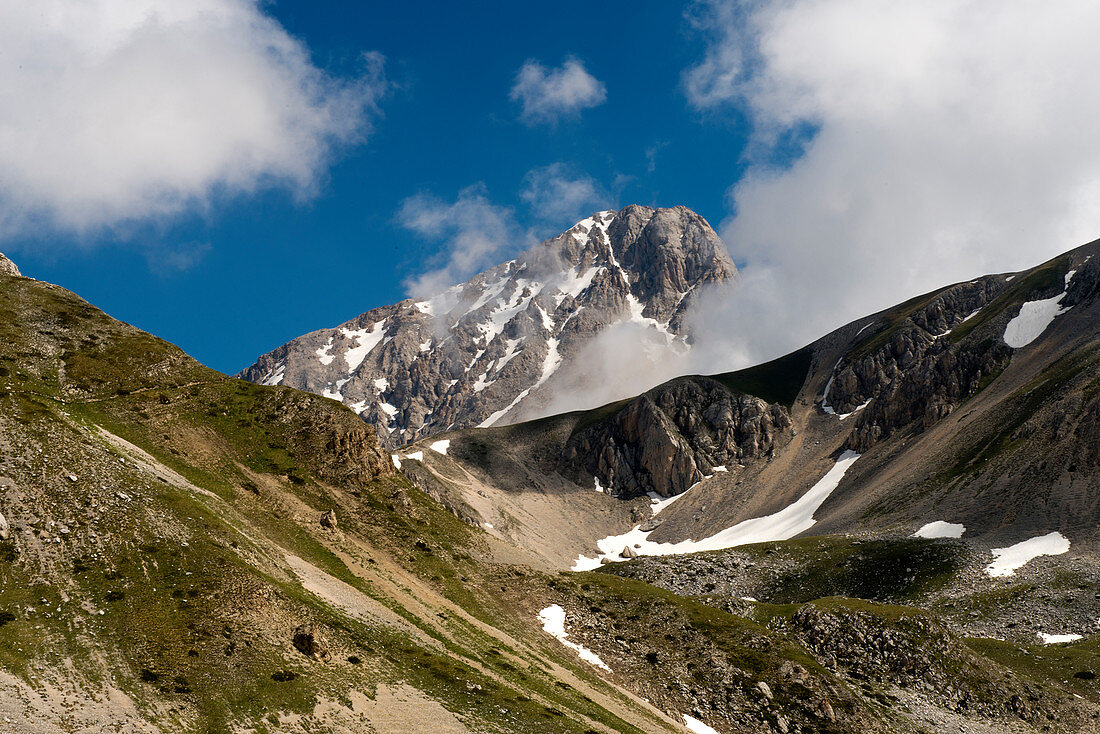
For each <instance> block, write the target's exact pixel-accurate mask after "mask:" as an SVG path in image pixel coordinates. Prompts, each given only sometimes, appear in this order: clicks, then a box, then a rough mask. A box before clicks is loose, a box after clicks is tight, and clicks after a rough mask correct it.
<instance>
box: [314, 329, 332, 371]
mask: <svg viewBox="0 0 1100 734" xmlns="http://www.w3.org/2000/svg"><path fill="white" fill-rule="evenodd" d="M314 354H316V355H317V359H319V360H321V364H323V365H325V366H326V367H327V366H329V365H330V364H332V360H334V359H336V356H335V355H334V354H332V337H331V336H330V337H329V338H328V344H326V345H324V346H323V347H320V348H319V349H317V351H316V352H314Z"/></svg>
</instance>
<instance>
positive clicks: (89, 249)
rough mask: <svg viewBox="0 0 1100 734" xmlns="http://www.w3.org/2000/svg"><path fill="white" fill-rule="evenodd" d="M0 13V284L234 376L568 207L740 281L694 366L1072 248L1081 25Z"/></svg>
mask: <svg viewBox="0 0 1100 734" xmlns="http://www.w3.org/2000/svg"><path fill="white" fill-rule="evenodd" d="M1056 6H1057V7H1056V9H1051V8H1048V7H1046V6H1043V7H1039V6H1038V5H1036V4H1035V3H1032V2H1028V0H1004V2H999V3H996V4H995V5H988V4H980V3H958V2H957V1H956V0H898V1H897V2H893V3H880V2H876V1H875V0H782V1H780V0H698V2H688V3H685V4H678V3H673V2H656V1H652V2H637V1H635V2H613V1H605V2H600V3H591V2H587V3H581V2H557V3H553V4H549V5H540V6H536V5H534V4H531V3H512V2H510V3H504V2H482V3H462V4H457V3H435V2H432V3H427V2H412V1H409V2H404V3H363V2H330V3H322V4H319V3H306V2H298V1H292V0H280V1H278V2H263V3H261V2H258V1H257V0H190V1H189V2H188V3H177V2H173V1H172V0H96V2H94V3H71V2H68V1H67V0H38V2H36V3H6V4H0V49H3V54H2V55H0V251H4V252H6V253H8V254H9V255H11V256H12V257H13V258H14V259H15V260H16V262H17V263H18V264H19V265H20V267H21V268H22V269H23V270H24V272H25V273H26V274H28V275H30V276H32V277H36V278H40V279H43V280H48V281H52V282H56V283H59V284H61V285H63V286H65V287H67V288H70V289H71V290H74V291H76V292H77V293H79V294H80V295H82V296H84V297H85V298H87V299H88V300H90V301H91V302H92V303H94V304H96V305H97V306H100V307H101V308H103V309H104V310H106V311H107V312H108V313H110V314H112V315H114V316H116V317H118V318H121V319H123V320H125V321H128V322H130V323H133V324H135V325H137V326H139V327H141V328H144V329H146V330H148V331H151V332H153V333H155V334H157V335H158V336H161V337H164V338H166V339H168V340H170V341H173V342H175V343H177V344H179V345H180V346H181V347H183V348H184V349H185V350H187V351H188V352H189V353H191V354H193V355H194V356H196V357H197V358H199V359H200V360H202V361H203V362H205V363H207V364H209V365H211V366H213V367H216V368H218V369H221V370H224V371H227V372H235V371H236V370H238V369H240V368H242V367H244V366H246V365H248V364H249V363H250V362H251V361H252V360H253V359H254V358H255V357H256V356H257V355H259V354H260V353H262V352H265V351H267V350H269V349H271V348H274V347H275V346H278V345H279V344H281V343H283V342H284V341H286V340H288V339H290V338H293V337H294V336H297V335H298V334H301V333H304V332H306V331H310V330H312V329H315V328H320V327H324V326H331V325H334V324H337V323H339V322H342V321H344V320H346V319H348V318H351V317H353V316H355V315H357V314H359V313H361V312H363V311H365V310H367V309H369V308H372V307H375V306H380V305H385V304H388V303H392V302H394V301H396V300H399V299H401V298H402V297H404V296H405V295H406V294H407V293H408V292H409V290H410V289H414V290H415V289H417V288H420V287H427V286H438V285H439V284H440V283H444V282H448V281H449V280H457V279H464V278H465V277H467V276H468V275H470V274H471V271H472V270H476V269H477V268H480V267H487V266H490V265H492V264H494V263H496V262H500V261H502V260H504V259H507V257H508V256H510V255H511V254H513V253H514V252H516V251H518V250H519V249H521V248H522V247H524V246H525V245H527V244H529V243H530V242H532V241H534V240H537V239H538V238H540V237H545V236H550V235H552V234H555V233H556V232H557V231H560V229H562V228H563V227H565V226H568V225H569V224H570V223H572V222H573V221H575V220H576V219H579V218H581V217H583V216H586V215H587V214H589V213H590V212H591V211H592V210H594V209H596V208H605V207H609V206H622V205H625V204H628V203H642V204H650V205H660V206H671V205H676V204H684V205H687V206H689V207H691V208H693V209H695V210H696V211H698V212H699V213H701V214H702V215H703V216H704V217H706V218H707V219H708V220H709V221H710V222H711V223H712V224H713V225H714V226H715V227H716V228H717V229H718V230H719V233H720V234H721V235H722V237H723V239H724V241H725V242H726V244H727V246H728V248H729V249H730V251H731V254H732V255H733V257H734V260H735V261H736V262H737V264H738V266H739V268H740V269H741V281H740V283H739V285H738V286H737V288H736V290H735V291H734V293H733V295H732V296H731V297H730V298H728V299H726V300H723V301H720V302H715V303H713V304H711V305H710V306H708V309H709V310H706V311H704V312H701V313H700V314H699V322H700V332H699V338H700V341H699V343H700V344H703V343H708V345H709V347H710V348H709V349H708V350H705V351H706V353H707V354H710V355H712V357H711V358H710V359H711V360H712V362H711V363H708V364H707V365H701V366H700V367H699V369H713V370H716V371H717V370H721V369H731V368H733V367H736V366H738V365H743V364H746V363H749V362H754V361H758V360H761V359H766V358H768V357H772V356H776V355H777V354H780V353H782V352H784V351H786V350H788V349H791V348H795V347H798V346H800V345H802V344H803V343H805V342H807V341H809V340H811V339H813V338H815V337H817V336H819V335H821V334H822V333H824V332H825V331H827V330H829V329H831V328H834V327H836V326H839V325H841V324H843V323H845V322H846V321H849V320H851V319H855V318H858V317H860V316H862V315H865V314H867V313H870V312H872V311H875V310H877V309H880V308H884V307H887V306H889V305H892V304H893V303H896V302H898V301H900V300H904V299H905V298H906V297H907V296H910V295H912V294H915V293H919V292H924V291H927V290H929V289H931V288H933V287H936V286H938V285H942V284H945V283H949V282H953V281H957V280H962V279H966V278H970V277H973V276H974V275H978V274H981V273H986V272H1001V271H1010V270H1015V269H1019V268H1023V267H1028V266H1031V265H1034V264H1036V263H1038V262H1041V261H1043V260H1045V259H1047V258H1049V257H1051V256H1053V255H1055V254H1057V253H1059V252H1062V251H1064V250H1066V249H1069V248H1071V247H1074V246H1076V245H1079V244H1081V243H1083V242H1086V241H1089V240H1091V239H1094V238H1095V237H1097V235H1100V195H1097V192H1100V138H1098V137H1097V136H1096V135H1095V133H1094V130H1093V126H1092V125H1091V122H1092V121H1093V120H1095V119H1097V118H1098V117H1100V77H1097V76H1096V75H1095V74H1094V73H1093V72H1092V70H1093V69H1095V68H1096V67H1097V66H1098V65H1100V48H1098V47H1097V45H1096V44H1095V43H1094V39H1093V38H1092V36H1091V33H1090V31H1091V29H1093V28H1096V27H1100V5H1098V4H1096V3H1094V2H1091V1H1090V0H1059V2H1058V3H1057V4H1056Z"/></svg>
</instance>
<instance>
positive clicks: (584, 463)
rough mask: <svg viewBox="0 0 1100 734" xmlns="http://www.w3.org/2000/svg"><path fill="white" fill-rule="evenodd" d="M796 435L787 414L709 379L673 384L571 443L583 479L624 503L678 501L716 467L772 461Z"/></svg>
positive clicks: (586, 430) (568, 452)
mask: <svg viewBox="0 0 1100 734" xmlns="http://www.w3.org/2000/svg"><path fill="white" fill-rule="evenodd" d="M790 435H791V419H790V416H789V415H788V413H787V411H786V409H785V408H783V407H782V406H779V405H772V404H769V403H767V402H765V401H763V400H761V399H760V398H757V397H753V396H751V395H741V394H738V393H733V392H730V391H729V390H728V389H726V388H725V387H724V386H723V385H721V384H719V383H718V382H716V381H714V380H711V379H709V378H705V377H693V378H684V379H680V380H674V381H672V382H670V383H666V384H664V385H662V386H660V387H658V388H655V389H654V390H651V391H649V392H648V393H645V394H644V395H641V396H640V397H638V398H635V399H634V400H632V401H630V402H629V403H628V404H626V405H625V406H623V407H622V408H621V409H619V410H616V411H615V412H614V413H613V414H612V415H610V416H608V417H607V418H604V419H602V420H599V421H597V422H596V423H594V424H592V425H589V426H586V427H584V428H583V429H581V430H579V431H577V432H576V433H574V435H573V436H571V437H570V438H569V441H568V443H567V444H566V448H565V458H566V460H567V461H569V462H570V463H571V464H572V465H573V466H574V467H576V470H577V481H578V482H581V483H583V484H591V480H589V479H588V477H595V478H596V479H597V480H599V483H600V485H601V486H603V487H606V488H607V489H608V490H609V491H610V492H611V493H612V494H614V495H615V496H618V497H623V498H630V497H637V496H640V495H644V494H647V493H649V492H655V493H657V494H659V495H661V496H664V497H671V496H674V495H677V494H679V493H681V492H683V491H684V490H686V489H687V488H688V487H690V486H691V485H692V484H695V483H696V482H698V481H700V480H701V479H702V478H703V477H704V476H705V475H708V474H711V473H713V472H714V471H715V468H716V467H722V468H724V467H725V466H726V465H728V464H748V463H751V462H753V461H755V460H757V459H760V458H766V457H769V456H771V455H772V454H773V452H774V451H775V450H776V449H777V448H778V447H779V446H780V445H782V444H783V443H785V442H786V440H788V439H789V437H790Z"/></svg>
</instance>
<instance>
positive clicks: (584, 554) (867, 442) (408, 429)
mask: <svg viewBox="0 0 1100 734" xmlns="http://www.w3.org/2000/svg"><path fill="white" fill-rule="evenodd" d="M1098 255H1100V241H1098V242H1094V243H1091V244H1087V245H1084V246H1082V247H1079V248H1077V249H1075V250H1071V251H1069V252H1067V253H1065V254H1063V255H1061V256H1059V257H1057V258H1055V259H1054V260H1051V261H1049V262H1046V263H1043V264H1040V265H1037V266H1036V267H1034V268H1033V269H1031V270H1027V271H1024V272H1017V273H998V274H990V275H986V276H984V277H980V278H977V279H976V280H972V281H969V282H964V283H957V284H954V285H945V286H944V287H942V288H940V289H938V290H936V291H934V292H931V293H927V294H923V295H916V296H915V297H913V298H911V299H910V300H907V301H905V302H904V303H900V304H898V305H896V306H894V307H893V308H889V309H887V310H885V311H882V312H879V313H875V314H870V315H867V316H865V317H864V318H861V319H858V320H857V321H854V322H852V323H850V324H847V325H845V326H842V327H841V328H839V329H837V330H835V331H833V332H832V333H829V334H826V335H824V336H822V337H821V338H820V339H818V340H817V341H815V342H813V343H812V344H809V345H806V346H805V347H803V348H801V349H798V350H797V351H795V352H792V353H790V354H788V355H786V356H783V357H781V358H779V359H776V360H773V361H771V362H767V363H764V364H760V365H756V366H754V367H750V368H748V369H742V370H739V371H734V372H720V373H716V374H711V375H686V376H678V377H675V378H674V379H672V380H669V381H666V382H664V383H662V384H659V385H657V386H655V387H652V388H651V389H648V390H646V391H645V392H642V393H641V394H638V395H622V396H621V397H622V399H620V400H617V401H616V402H612V403H609V404H606V405H602V406H596V405H585V406H580V409H577V410H572V411H571V412H564V413H563V412H558V407H559V406H561V405H563V404H566V401H567V399H568V398H569V397H570V396H571V395H572V396H575V395H576V394H583V390H582V389H581V388H583V387H584V386H585V385H584V379H585V375H586V359H587V358H588V355H589V354H590V352H591V349H592V346H593V344H595V343H596V342H597V341H598V340H599V339H602V338H604V337H605V336H606V335H607V334H609V333H612V332H613V331H616V330H618V331H621V332H622V334H623V335H625V337H626V338H627V339H629V340H632V341H634V342H635V343H637V344H640V345H641V346H642V350H641V351H642V352H643V353H645V354H648V355H649V357H650V359H651V360H652V361H654V362H658V363H659V362H661V361H662V360H664V359H666V358H667V357H668V356H669V355H679V354H683V353H684V352H686V351H688V350H691V349H693V348H695V347H696V346H697V339H698V335H697V334H696V333H695V332H694V330H693V321H692V309H693V308H694V305H695V304H696V303H697V302H698V299H699V298H700V297H701V295H702V294H703V293H704V292H705V291H706V290H707V289H711V288H726V287H733V288H736V287H737V282H736V281H737V270H736V267H735V266H734V264H733V262H732V261H731V260H730V258H729V256H728V255H727V253H726V250H725V247H724V245H723V244H722V242H721V241H720V240H719V238H718V237H717V235H716V234H715V233H714V231H713V230H712V229H711V228H710V226H709V225H708V224H707V223H706V221H705V220H703V219H702V218H701V217H699V216H698V215H696V214H695V213H693V212H691V211H690V210H688V209H685V208H683V207H676V208H671V209H652V208H647V207H640V206H628V207H626V208H625V209H622V210H621V211H618V212H608V211H605V212H599V213H596V214H594V215H593V216H591V217H589V218H587V219H585V220H583V221H581V222H579V223H578V224H576V225H575V226H573V227H572V228H570V229H569V230H567V231H566V232H564V233H562V234H561V235H559V236H557V237H555V238H553V239H550V240H548V241H546V242H543V243H541V244H539V245H536V246H535V247H533V248H531V249H529V250H528V251H527V252H526V253H524V254H523V255H521V256H520V257H517V258H516V259H515V260H512V261H509V262H506V263H503V264H501V265H499V266H497V267H495V268H492V269H490V270H488V271H486V272H484V273H481V274H480V275H477V276H475V277H474V278H472V279H471V280H469V281H468V282H466V283H464V284H461V285H458V286H455V287H453V288H451V289H449V290H446V291H444V292H442V293H439V294H436V295H434V296H431V297H425V298H423V299H420V300H415V299H410V300H406V301H402V302H401V303H397V304H394V305H392V306H385V307H381V308H375V309H372V310H370V311H367V312H366V313H364V314H362V315H361V316H358V317H356V318H354V319H352V320H351V321H348V322H347V323H345V324H342V325H340V326H338V327H336V328H332V329H321V330H319V331H315V332H312V333H310V334H306V335H304V336H301V337H299V338H297V339H295V340H293V341H291V342H289V343H288V344H285V345H283V346H281V347H279V348H277V349H275V350H274V351H272V352H270V353H269V354H266V355H263V356H261V357H260V358H259V359H257V361H256V363H255V364H254V365H252V366H251V367H249V368H248V369H246V370H244V371H243V372H242V373H241V374H240V375H239V376H238V378H233V377H228V376H226V375H223V374H221V373H218V372H216V371H214V370H211V369H209V368H207V367H205V366H203V365H201V364H199V363H198V362H196V361H195V360H194V359H192V358H190V357H189V356H187V355H186V354H184V353H183V352H182V351H181V350H180V349H178V348H176V347H175V346H173V345H171V344H168V343H166V342H164V341H162V340H160V339H157V338H156V337H154V336H151V335H149V334H147V333H145V332H142V331H140V330H138V329H136V328H133V327H131V326H129V325H127V324H124V323H121V322H119V321H116V320H114V319H112V318H110V317H108V316H107V315H105V314H104V313H103V312H101V311H99V310H98V309H96V308H95V307H94V306H92V305H90V304H88V303H87V302H85V301H83V300H82V299H81V298H79V297H78V296H77V295H74V294H73V293H71V292H69V291H67V290H65V289H63V288H61V287H59V286H56V285H51V284H48V283H43V282H40V281H37V280H34V279H31V278H27V277H23V276H22V275H20V273H19V270H18V269H17V268H16V267H15V265H14V264H13V263H11V262H10V261H9V260H7V259H6V258H2V257H0V722H2V724H0V731H7V730H13V731H18V732H36V733H37V732H42V733H46V732H58V731H70V732H77V731H79V732H89V733H92V732H225V733H227V734H228V733H233V734H236V733H243V732H254V733H257V734H259V733H260V732H266V733H269V734H270V733H273V732H310V733H314V732H383V733H390V732H393V733H396V732H414V731H415V732H448V733H455V734H459V733H464V732H499V733H501V734H512V733H528V732H529V733H531V734H541V733H542V732H551V733H554V732H562V733H564V732H577V733H578V734H580V733H584V734H591V733H592V732H600V733H601V734H613V733H617V732H624V733H631V734H637V733H641V732H647V733H649V732H653V733H656V732H662V733H664V732H667V733H681V734H682V733H684V732H694V733H695V734H713V733H714V732H719V733H720V734H734V733H740V732H746V733H748V732H783V733H784V734H788V733H792V732H803V733H810V732H861V733H862V732H883V733H893V732H903V733H907V734H909V733H911V734H917V733H918V732H928V733H932V732H936V733H939V732H943V731H960V732H975V733H982V734H985V733H988V732H1019V733H1021V734H1022V733H1030V732H1090V731H1100V678H1098V674H1100V634H1098V633H1100V565H1098V561H1100V536H1098V527H1100V257H1098ZM729 328H730V329H736V328H737V325H736V323H732V322H731V323H730V325H729ZM629 360H630V357H629V356H628V355H626V354H624V356H623V358H622V361H621V362H620V363H619V364H618V365H617V367H616V368H617V369H619V370H621V371H623V372H624V374H625V373H629V372H630V371H631V370H632V369H634V368H635V367H636V366H635V365H632V364H631V362H630V361H629Z"/></svg>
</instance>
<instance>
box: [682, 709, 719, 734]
mask: <svg viewBox="0 0 1100 734" xmlns="http://www.w3.org/2000/svg"><path fill="white" fill-rule="evenodd" d="M683 717H684V726H686V727H687V728H688V731H690V732H692V734H718V730H717V729H713V728H711V727H709V726H707V725H706V724H704V723H703V722H701V721H699V719H693V718H692V717H690V716H688V715H687V714H683Z"/></svg>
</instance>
